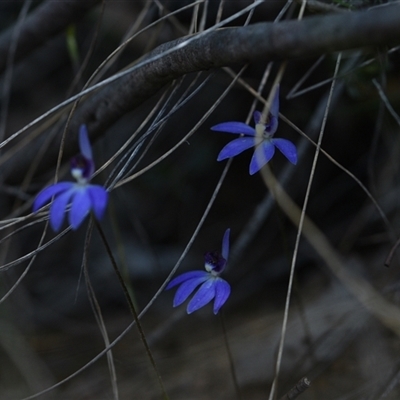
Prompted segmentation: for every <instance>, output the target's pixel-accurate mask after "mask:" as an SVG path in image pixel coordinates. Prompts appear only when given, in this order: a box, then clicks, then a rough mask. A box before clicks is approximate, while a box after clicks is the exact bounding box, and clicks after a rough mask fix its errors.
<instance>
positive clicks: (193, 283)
mask: <svg viewBox="0 0 400 400" xmlns="http://www.w3.org/2000/svg"><path fill="white" fill-rule="evenodd" d="M209 279H210V274H207V276H206V275H203V276H201V277H198V278H193V279H189V280H187V281H185V282H183V283H182V284H181V286H179V288H178V290H177V291H176V293H175V297H174V301H173V306H174V307H177V306H179V305H181V304H182V303H183V302H184V301H185V300H186V299H187V298H188V297H189V296H190V295H191V294H192V293H193V291H194V290H195V289H196V288H197V286H199V285H200V284H202V283H203V282H207V281H208V280H209Z"/></svg>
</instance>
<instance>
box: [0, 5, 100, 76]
mask: <svg viewBox="0 0 400 400" xmlns="http://www.w3.org/2000/svg"><path fill="white" fill-rule="evenodd" d="M99 1H100V0H85V1H82V0H69V1H54V0H51V1H46V2H44V3H43V4H41V5H40V6H38V7H37V8H36V9H35V10H34V11H33V12H32V14H30V15H29V16H28V17H27V18H26V20H25V21H24V23H23V24H22V26H21V30H20V32H19V35H18V45H17V49H16V53H15V57H14V60H15V61H18V60H20V59H21V58H22V57H25V56H26V55H28V54H29V53H30V52H32V51H33V50H34V49H36V48H37V47H39V46H40V45H42V44H43V43H45V42H46V41H47V40H48V39H50V38H51V37H53V36H54V35H56V34H58V33H60V32H62V31H63V30H64V29H65V27H66V26H68V25H69V24H70V23H72V22H76V20H77V19H80V18H81V17H82V16H83V14H84V13H85V12H86V11H87V10H89V9H90V8H92V7H93V6H94V5H95V4H96V3H98V2H99ZM13 31H14V27H11V28H10V29H8V30H7V31H6V32H4V33H2V34H1V35H0V73H1V72H3V71H4V68H5V67H6V63H7V56H8V51H9V48H10V44H11V41H12V37H13Z"/></svg>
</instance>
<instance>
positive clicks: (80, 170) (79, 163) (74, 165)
mask: <svg viewBox="0 0 400 400" xmlns="http://www.w3.org/2000/svg"><path fill="white" fill-rule="evenodd" d="M93 172H94V164H93V161H92V160H88V159H87V158H86V157H84V156H83V155H82V154H78V155H77V156H75V157H73V158H72V159H71V173H72V175H73V176H74V178H75V179H76V180H78V181H80V180H85V181H88V180H90V178H91V177H92V175H93Z"/></svg>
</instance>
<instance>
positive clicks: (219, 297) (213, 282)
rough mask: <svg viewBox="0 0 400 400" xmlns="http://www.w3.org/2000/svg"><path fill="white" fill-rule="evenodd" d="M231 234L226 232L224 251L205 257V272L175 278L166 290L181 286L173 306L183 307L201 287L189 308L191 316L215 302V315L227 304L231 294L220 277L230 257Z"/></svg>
mask: <svg viewBox="0 0 400 400" xmlns="http://www.w3.org/2000/svg"><path fill="white" fill-rule="evenodd" d="M229 233H230V229H227V230H226V231H225V234H224V237H223V239H222V251H221V253H220V252H219V251H210V252H207V253H206V254H205V255H204V262H205V266H204V267H205V271H191V272H186V273H184V274H182V275H179V276H177V277H176V278H174V279H173V280H172V281H171V282H170V283H169V284H168V285H167V287H166V290H168V289H171V288H173V287H175V286H177V285H180V286H179V288H178V290H177V291H176V293H175V297H174V301H173V306H174V307H177V306H179V305H181V304H182V303H183V302H184V301H185V300H186V299H187V298H188V297H189V296H190V295H191V294H192V293H193V292H194V291H195V290H196V289H197V287H198V286H199V285H201V286H200V287H199V289H198V290H197V291H196V293H195V294H194V296H193V297H192V299H191V300H190V302H189V304H188V306H187V309H186V310H187V313H188V314H191V313H192V312H194V311H197V310H198V309H199V308H201V307H204V306H205V305H206V304H208V303H209V302H210V301H212V300H214V314H217V313H218V311H219V310H220V308H221V307H222V306H223V305H224V304H225V302H226V300H227V299H228V297H229V295H230V293H231V287H230V285H229V283H228V282H226V281H225V280H224V279H222V278H220V277H219V275H220V274H221V273H222V272H223V270H224V269H225V267H226V263H227V261H228V255H229Z"/></svg>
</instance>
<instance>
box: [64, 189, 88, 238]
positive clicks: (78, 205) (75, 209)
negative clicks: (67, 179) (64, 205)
mask: <svg viewBox="0 0 400 400" xmlns="http://www.w3.org/2000/svg"><path fill="white" fill-rule="evenodd" d="M91 205H92V202H91V199H90V196H89V193H88V191H87V188H86V187H82V188H79V189H76V194H75V196H74V198H73V200H72V206H71V211H70V212H69V223H70V224H71V226H72V229H74V230H75V229H78V228H79V225H80V224H81V223H82V221H83V220H84V219H85V218H86V216H87V215H88V214H89V211H90V208H91Z"/></svg>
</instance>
